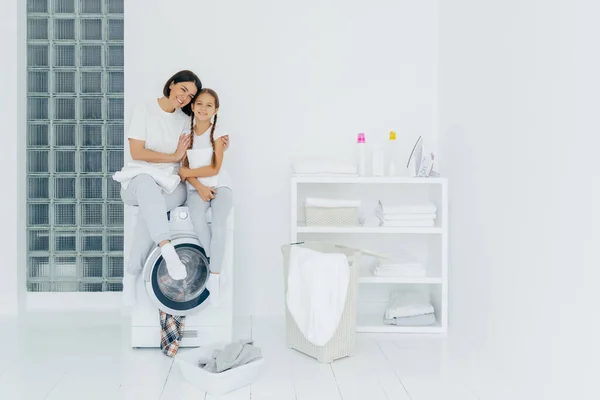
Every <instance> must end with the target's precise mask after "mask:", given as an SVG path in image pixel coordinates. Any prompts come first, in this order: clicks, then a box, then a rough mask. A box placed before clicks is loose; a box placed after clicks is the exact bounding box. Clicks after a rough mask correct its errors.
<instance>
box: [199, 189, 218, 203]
mask: <svg viewBox="0 0 600 400" xmlns="http://www.w3.org/2000/svg"><path fill="white" fill-rule="evenodd" d="M216 193H217V191H216V190H215V189H213V188H211V187H208V186H202V187H201V188H198V194H199V195H200V198H201V199H202V200H204V201H211V200H212V199H214V198H215V194H216Z"/></svg>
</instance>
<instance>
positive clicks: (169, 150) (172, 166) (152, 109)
mask: <svg viewBox="0 0 600 400" xmlns="http://www.w3.org/2000/svg"><path fill="white" fill-rule="evenodd" d="M186 125H187V128H186ZM186 130H187V131H188V132H189V130H190V117H189V116H187V115H185V113H184V112H183V111H181V110H180V109H175V111H174V112H172V113H169V112H166V111H164V110H163V109H162V108H160V106H159V105H158V100H157V99H153V100H151V101H148V102H144V103H141V104H138V105H136V106H135V107H134V108H133V111H132V113H131V118H130V119H129V125H128V127H127V137H128V138H130V139H137V140H144V141H145V142H146V146H145V147H146V148H147V149H148V150H153V151H157V152H159V153H166V154H173V153H175V150H177V144H178V143H179V135H181V134H182V133H183V132H185V131H186ZM132 164H140V165H144V166H153V167H157V168H159V169H163V170H172V171H173V170H174V171H175V173H177V172H176V171H177V170H178V169H179V163H154V162H147V161H136V160H133V161H132Z"/></svg>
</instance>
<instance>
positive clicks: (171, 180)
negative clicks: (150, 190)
mask: <svg viewBox="0 0 600 400" xmlns="http://www.w3.org/2000/svg"><path fill="white" fill-rule="evenodd" d="M142 174H146V175H150V176H151V177H152V179H154V181H155V182H156V183H157V184H158V185H159V186H160V187H161V189H162V190H164V191H165V192H166V193H173V191H174V190H175V188H176V187H177V185H179V182H181V179H180V178H179V175H178V174H177V171H176V170H175V167H173V166H172V165H168V164H165V165H164V166H157V165H155V164H150V163H148V164H141V163H138V162H130V163H128V164H127V165H126V166H124V167H123V168H121V170H120V171H117V172H115V173H114V174H113V177H112V178H113V179H114V180H115V181H117V182H120V183H121V187H123V189H127V186H129V182H130V181H131V180H132V179H133V178H135V177H136V176H138V175H142Z"/></svg>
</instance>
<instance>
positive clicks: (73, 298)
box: [25, 292, 123, 312]
mask: <svg viewBox="0 0 600 400" xmlns="http://www.w3.org/2000/svg"><path fill="white" fill-rule="evenodd" d="M122 295H123V294H122V293H121V292H97V293H94V292H92V293H83V292H65V293H56V292H51V293H45V292H28V293H27V294H26V295H25V311H26V312H29V311H33V312H35V311H42V310H47V311H79V310H81V311H118V310H120V309H121V305H122V300H121V297H122Z"/></svg>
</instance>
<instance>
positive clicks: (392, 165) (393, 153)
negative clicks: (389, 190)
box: [387, 131, 398, 176]
mask: <svg viewBox="0 0 600 400" xmlns="http://www.w3.org/2000/svg"><path fill="white" fill-rule="evenodd" d="M387 150H388V154H387V159H388V160H389V161H388V169H387V176H396V175H398V167H397V166H396V160H397V158H398V143H397V142H396V132H394V131H390V140H388V146H387Z"/></svg>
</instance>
